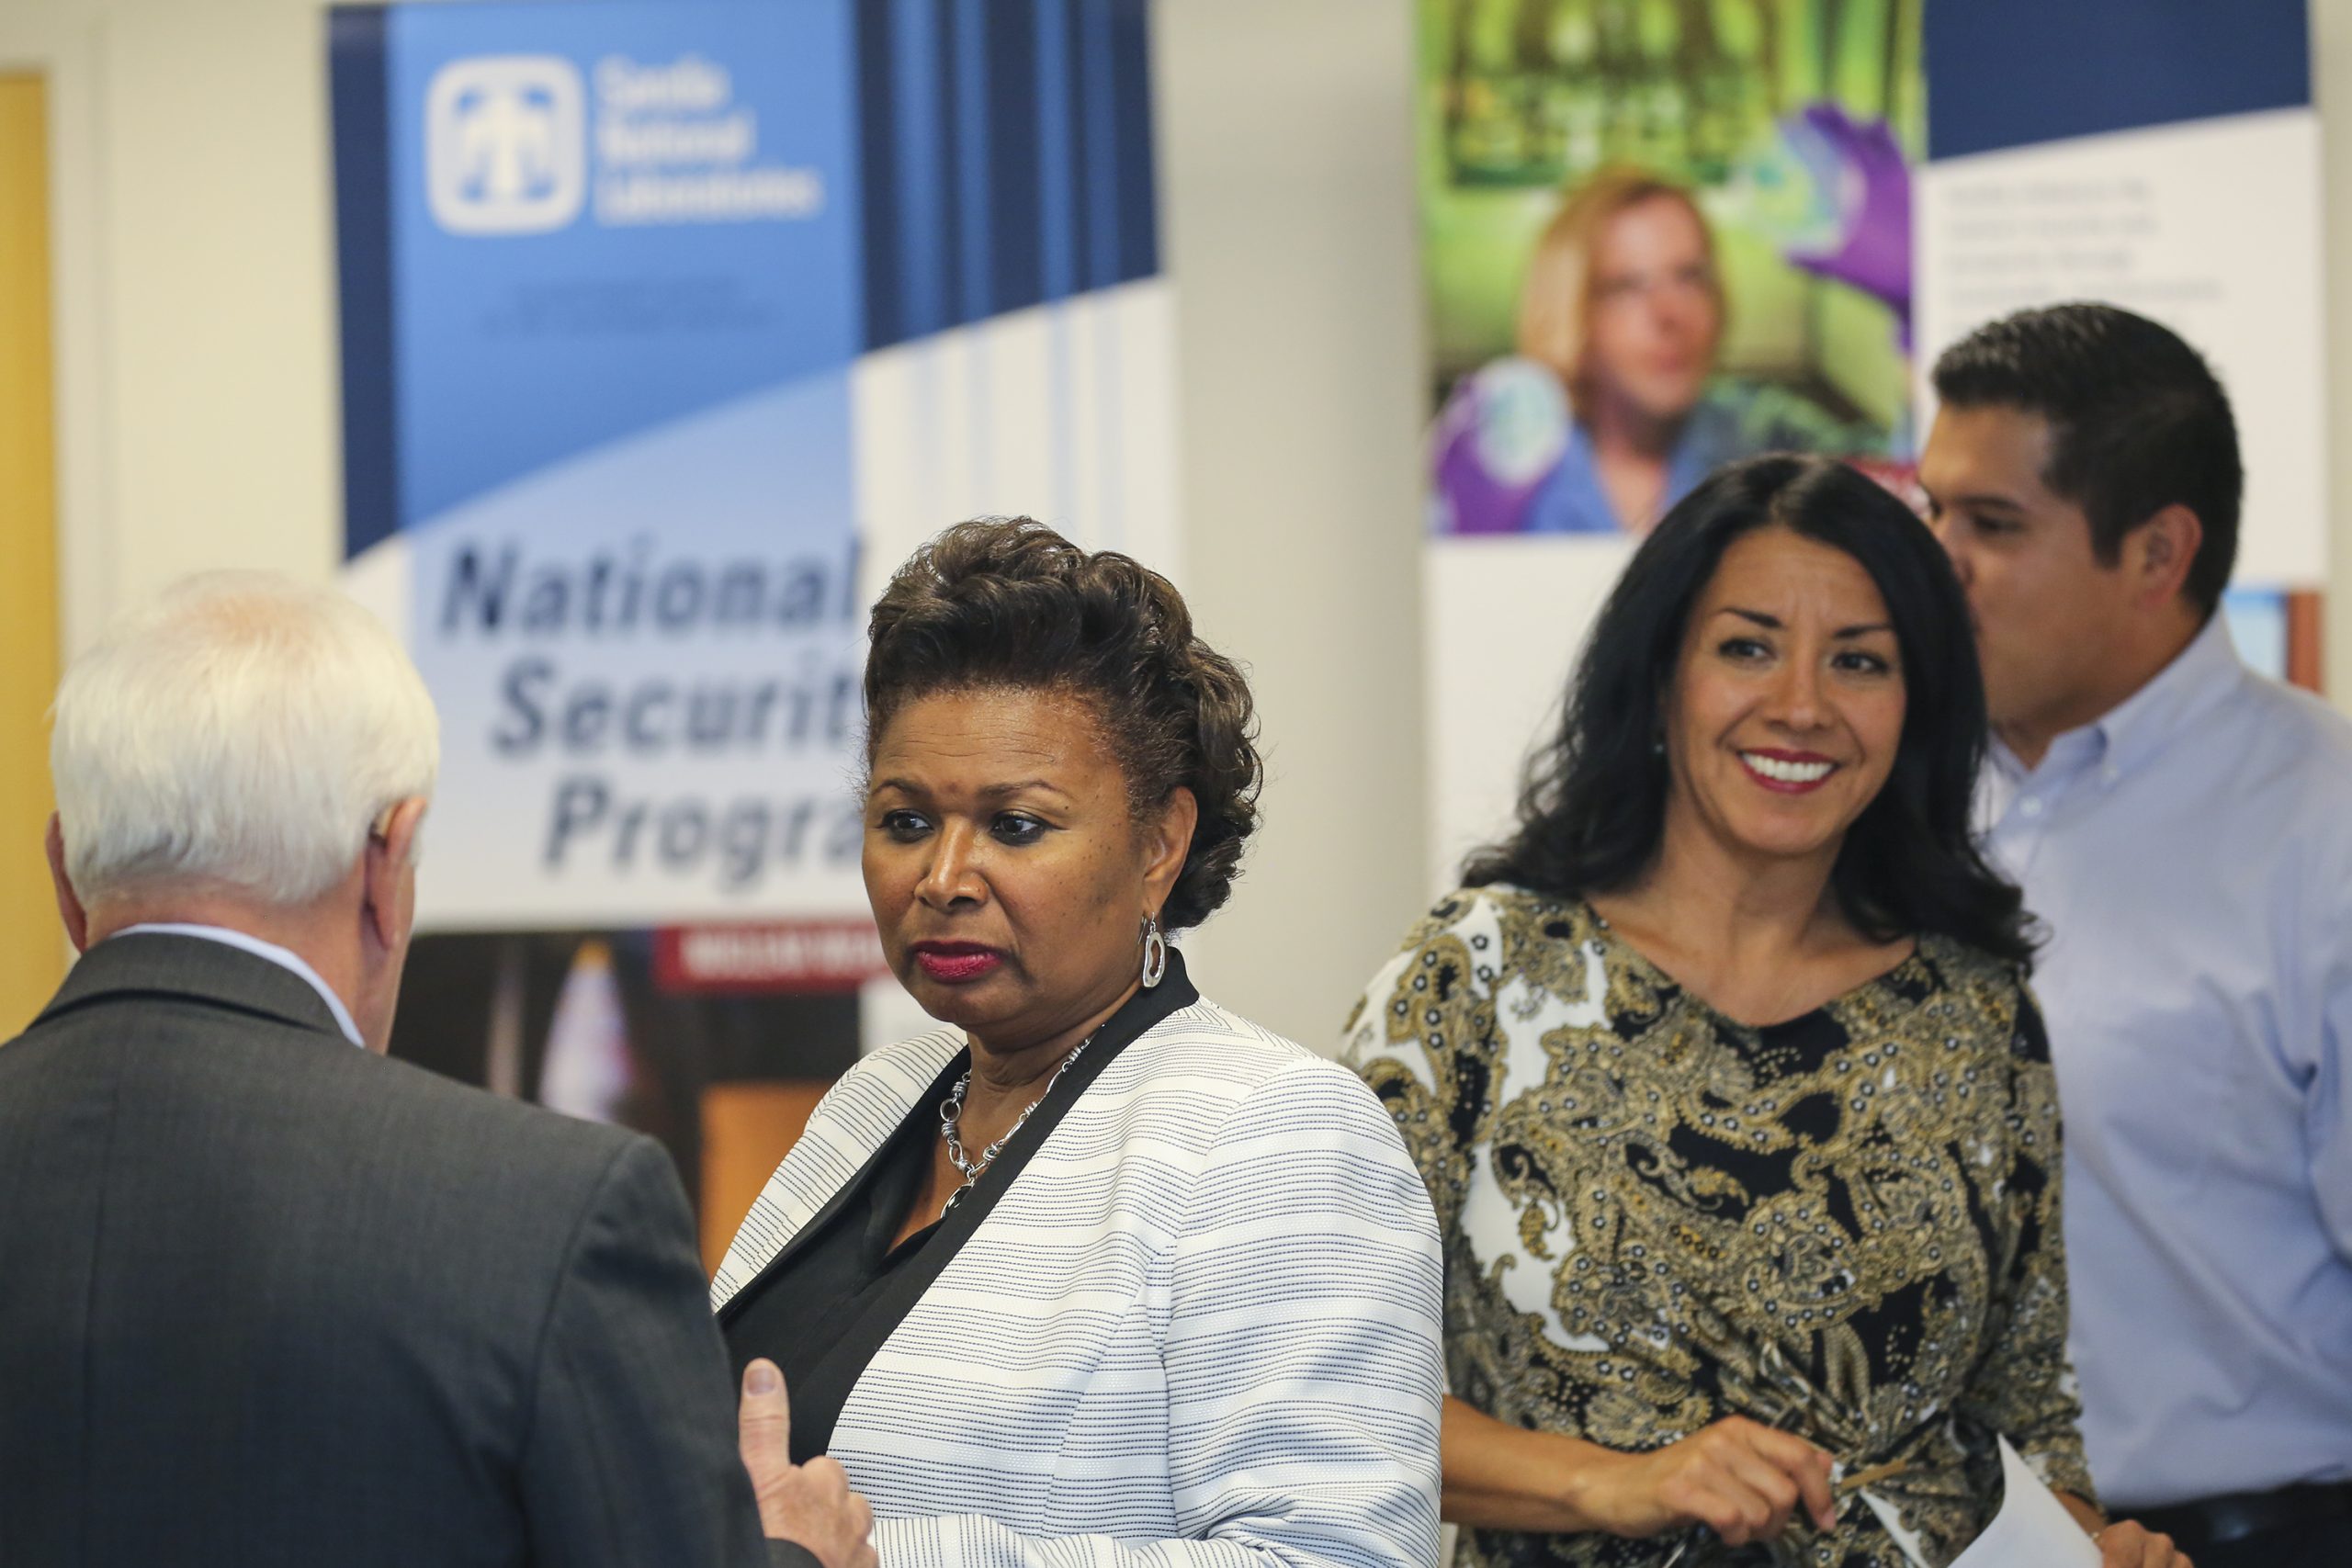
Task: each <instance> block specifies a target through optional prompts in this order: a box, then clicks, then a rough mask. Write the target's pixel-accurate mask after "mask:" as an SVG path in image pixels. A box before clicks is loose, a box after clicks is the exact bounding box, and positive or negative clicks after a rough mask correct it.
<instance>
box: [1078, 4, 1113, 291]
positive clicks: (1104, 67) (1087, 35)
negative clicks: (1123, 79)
mask: <svg viewBox="0 0 2352 1568" xmlns="http://www.w3.org/2000/svg"><path fill="white" fill-rule="evenodd" d="M1078 15H1079V18H1080V28H1081V31H1080V46H1079V48H1080V52H1079V82H1080V123H1082V124H1083V125H1084V126H1085V128H1086V132H1085V136H1084V139H1083V141H1081V142H1080V154H1081V156H1082V157H1083V159H1084V161H1085V163H1084V167H1083V169H1082V170H1081V171H1080V186H1081V187H1082V188H1083V189H1084V190H1085V192H1086V209H1085V212H1086V271H1085V276H1086V287H1087V288H1110V287H1111V286H1112V285H1113V284H1115V283H1117V282H1118V281H1119V261H1118V257H1119V200H1120V195H1119V158H1118V151H1119V150H1118V145H1117V142H1118V135H1119V116H1118V107H1117V105H1116V104H1114V102H1113V101H1112V99H1113V95H1114V93H1115V92H1116V90H1117V81H1116V75H1117V67H1116V64H1115V57H1114V48H1113V39H1112V13H1111V7H1110V6H1109V5H1108V4H1107V3H1105V0H1081V3H1080V6H1079V7H1078Z"/></svg>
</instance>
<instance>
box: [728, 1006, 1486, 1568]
mask: <svg viewBox="0 0 2352 1568" xmlns="http://www.w3.org/2000/svg"><path fill="white" fill-rule="evenodd" d="M962 1048H963V1040H962V1038H961V1037H960V1035H959V1034H958V1033H957V1032H956V1031H954V1030H941V1031H938V1032H933V1033H930V1034H925V1035H922V1036H921V1037H919V1038H917V1039H914V1040H910V1041H907V1042H905V1043H901V1044H898V1045H893V1046H890V1047H888V1048H887V1049H885V1050H883V1051H880V1052H877V1053H876V1054H875V1055H872V1056H869V1057H867V1058H866V1059H865V1061H863V1062H861V1063H859V1064H858V1066H856V1067H855V1068H854V1069H852V1070H851V1072H850V1073H849V1074H848V1075H847V1076H846V1077H843V1078H842V1080H841V1081H840V1082H839V1083H837V1084H836V1085H834V1086H833V1088H832V1089H831V1092H829V1093H828V1094H827V1095H826V1096H825V1098H824V1100H823V1101H822V1102H821V1103H820V1104H819V1105H818V1107H817V1110H816V1111H815V1113H814V1114H813V1115H812V1116H811V1117H810V1118H809V1127H808V1130H807V1131H806V1132H805V1133H803V1134H801V1137H800V1141H799V1143H798V1144H797V1145H795V1146H794V1148H793V1150H792V1152H791V1154H790V1155H789V1156H787V1157H786V1159H785V1162H784V1163H783V1165H781V1166H780V1167H778V1168H777V1169H776V1172H775V1176H774V1177H773V1178H772V1179H770V1180H769V1182H768V1184H767V1188H766V1190H764V1191H763V1192H762V1193H761V1195H760V1198H759V1201H757V1202H756V1203H755V1204H753V1205H752V1212H751V1214H750V1215H749V1217H748V1218H746V1219H745V1220H744V1222H743V1225H742V1228H741V1230H740V1231H738V1232H737V1234H736V1236H735V1240H734V1243H733V1245H732V1246H731V1247H729V1249H728V1253H727V1258H726V1261H725V1262H724V1263H723V1264H721V1265H720V1267H719V1270H718V1278H717V1279H716V1280H714V1281H713V1283H712V1287H711V1300H712V1304H713V1306H714V1308H717V1307H720V1306H723V1305H724V1304H725V1303H727V1301H728V1300H729V1298H730V1297H732V1296H733V1295H734V1294H735V1292H738V1291H740V1290H741V1289H742V1288H743V1287H744V1286H745V1285H747V1284H748V1283H750V1282H751V1281H752V1280H753V1279H755V1278H756V1277H757V1276H758V1274H759V1272H760V1270H761V1269H762V1268H763V1267H764V1266H765V1264H766V1263H767V1262H768V1261H769V1260H770V1259H771V1258H774V1257H775V1255H776V1254H777V1253H778V1252H779V1251H780V1250H782V1249H783V1247H785V1246H786V1243H787V1242H789V1241H790V1240H791V1239H792V1237H793V1236H794V1235H796V1234H797V1232H798V1231H799V1229H800V1227H801V1226H802V1225H803V1224H806V1223H808V1221H809V1219H810V1218H811V1217H812V1216H814V1215H815V1214H817V1213H819V1212H820V1210H822V1209H823V1208H824V1206H825V1204H826V1203H827V1201H829V1200H830V1199H831V1198H832V1196H833V1195H834V1194H835V1193H836V1192H837V1191H839V1190H840V1189H841V1188H842V1186H843V1184H844V1183H846V1182H847V1181H848V1180H849V1179H851V1178H852V1177H853V1176H854V1175H855V1174H856V1173H857V1171H858V1170H859V1168H861V1167H862V1166H863V1165H864V1164H865V1161H866V1160H867V1158H868V1157H869V1156H872V1155H873V1153H874V1152H875V1151H876V1149H877V1148H879V1147H880V1146H881V1145H882V1144H883V1143H884V1142H885V1141H886V1140H887V1139H888V1136H889V1135H890V1134H891V1132H892V1131H893V1130H895V1129H896V1128H897V1127H898V1126H899V1124H900V1123H901V1122H902V1121H903V1120H904V1119H905V1118H906V1116H907V1115H908V1113H909V1112H910V1111H911V1110H913V1108H914V1106H915V1102H916V1100H918V1099H919V1098H921V1097H922V1096H923V1094H924V1091H925V1090H926V1089H929V1088H930V1087H931V1086H932V1084H933V1081H934V1080H935V1079H936V1078H937V1077H938V1076H939V1075H940V1073H941V1072H942V1071H943V1070H944V1068H945V1066H946V1065H947V1064H948V1062H949V1061H950V1060H951V1059H952V1058H953V1057H954V1056H955V1055H956V1053H957V1052H958V1051H959V1050H961V1049H962ZM1442 1268H1443V1266H1442V1262H1441V1259H1440V1255H1439V1250H1438V1236H1437V1226H1436V1222H1435V1219H1434V1217H1433V1215H1432V1213H1431V1211H1430V1200H1429V1195H1428V1190H1427V1189H1426V1188H1425V1187H1424V1186H1423V1185H1422V1182H1421V1179H1420V1177H1419V1174H1418V1173H1417V1172H1416V1171H1415V1169H1414V1168H1413V1166H1412V1164H1411V1162H1410V1161H1409V1160H1408V1158H1407V1156H1406V1153H1405V1149H1404V1145H1403V1144H1402V1142H1401V1141H1400V1140H1399V1138H1398V1136H1397V1129H1396V1126H1395V1125H1394V1123H1393V1122H1391V1121H1390V1120H1389V1117H1388V1113H1387V1112H1386V1111H1385V1110H1383V1109H1382V1107H1381V1105H1380V1102H1379V1101H1378V1100H1375V1099H1374V1097H1373V1095H1372V1093H1371V1091H1370V1090H1368V1089H1365V1088H1364V1087H1363V1084H1362V1083H1361V1082H1359V1081H1358V1080H1357V1079H1356V1077H1355V1076H1354V1075H1353V1074H1351V1073H1349V1072H1348V1071H1347V1070H1346V1069H1344V1068H1342V1067H1340V1066H1338V1065H1337V1064H1336V1063H1333V1062H1329V1061H1325V1060H1323V1059H1321V1058H1319V1057H1317V1056H1316V1055H1312V1054H1311V1053H1309V1052H1307V1051H1306V1050H1304V1049H1302V1048H1301V1047H1299V1046H1297V1045H1295V1044H1293V1043H1291V1042H1289V1041H1287V1040H1283V1039H1282V1038H1280V1037H1278V1036H1276V1035H1273V1034H1270V1033H1268V1032H1265V1031H1264V1030H1261V1029H1260V1028H1258V1027H1257V1026H1256V1025H1255V1024H1252V1023H1250V1022H1249V1021H1246V1020H1244V1019H1240V1018H1238V1017H1236V1016H1234V1015H1233V1014H1231V1013H1229V1012H1227V1011H1226V1010H1224V1009H1222V1008H1219V1007H1217V1006H1216V1005H1215V1004H1214V1003H1211V1002H1207V1001H1194V1002H1192V1003H1189V1004H1187V1005H1185V1006H1183V1007H1182V1008H1180V1009H1178V1010H1176V1011H1175V1012H1173V1013H1171V1014H1170V1015H1169V1016H1168V1017H1166V1018H1164V1019H1162V1020H1161V1021H1159V1022H1158V1023H1157V1024H1154V1025H1152V1026H1151V1027H1150V1028H1149V1029H1148V1030H1147V1031H1145V1032H1143V1033H1142V1034H1140V1035H1138V1036H1137V1037H1136V1039H1135V1040H1134V1041H1133V1042H1132V1043H1129V1044H1128V1045H1127V1046H1126V1047H1125V1049H1124V1050H1123V1051H1121V1052H1120V1053H1119V1055H1117V1056H1116V1057H1115V1058H1114V1059H1113V1060H1112V1061H1111V1062H1110V1064H1109V1065H1108V1066H1106V1067H1105V1068H1104V1069H1103V1072H1102V1074H1101V1076H1100V1077H1096V1078H1095V1079H1094V1080H1093V1081H1092V1082H1091V1083H1089V1084H1087V1085H1086V1086H1085V1089H1084V1092H1083V1094H1082V1095H1081V1096H1080V1099H1079V1100H1078V1101H1077V1102H1076V1103H1075V1104H1073V1105H1072V1106H1070V1107H1069V1111H1068V1112H1067V1114H1066V1115H1064V1117H1063V1118H1062V1119H1061V1121H1060V1122H1058V1123H1057V1125H1055V1126H1054V1127H1053V1129H1052V1130H1051V1132H1050V1133H1049V1134H1047V1136H1046V1140H1045V1142H1044V1143H1043V1144H1042V1145H1040V1146H1039V1147H1038V1148H1037V1150H1036V1152H1035V1157H1034V1158H1032V1159H1031V1160H1030V1162H1029V1164H1028V1165H1027V1166H1026V1167H1025V1168H1023V1169H1021V1170H1020V1171H1019V1172H1018V1173H1017V1174H1016V1176H1015V1177H1014V1179H1013V1180H1012V1183H1011V1185H1010V1186H1009V1187H1008V1188H1007V1189H1006V1190H1005V1191H1004V1192H1003V1194H1002V1195H1001V1198H1000V1199H999V1201H997V1203H996V1205H995V1207H994V1208H993V1209H992V1210H991V1211H989V1213H988V1215H987V1217H986V1218H985V1219H984V1220H983V1221H982V1222H981V1224H979V1226H978V1229H977V1230H975V1231H974V1232H973V1233H972V1235H971V1237H970V1239H969V1240H968V1241H967V1242H966V1244H965V1245H964V1247H963V1248H962V1249H961V1250H960V1251H959V1252H957V1253H956V1256H955V1258H953V1260H952V1261H950V1262H949V1263H948V1265H947V1267H946V1269H944V1272H942V1273H941V1274H940V1276H939V1278H938V1279H937V1280H935V1281H934V1282H933V1285H932V1286H931V1288H930V1289H929V1291H927V1292H925V1293H924V1295H923V1297H922V1300H921V1301H920V1302H919V1303H917V1304H916V1305H915V1307H914V1309H913V1310H912V1311H911V1312H910V1313H909V1314H908V1315H907V1317H906V1318H905V1320H904V1321H903V1322H901V1323H900V1324H899V1326H898V1328H897V1329H896V1330H895V1331H894V1332H893V1333H892V1334H891V1335H890V1337H888V1339H887V1340H886V1341H884V1343H883V1346H882V1348H881V1349H880V1351H879V1352H878V1353H876V1356H875V1357H874V1359H873V1360H872V1361H871V1362H870V1363H869V1364H868V1365H867V1367H866V1369H865V1374H864V1376H863V1377H861V1378H860V1379H859V1381H858V1382H857V1385H856V1387H855V1389H854V1392H853V1393H851V1395H850V1397H849V1399H848V1401H847V1402H846V1403H845V1404H843V1406H842V1412H841V1416H840V1418H839V1421H838V1422H837V1424H836V1425H835V1427H834V1428H833V1438H832V1442H831V1449H830V1451H831V1454H832V1456H833V1457H834V1458H835V1459H837V1460H839V1461H841V1463H842V1466H843V1467H844V1468H845V1469H846V1470H847V1471H848V1472H849V1475H850V1480H851V1483H852V1484H853V1485H854V1486H855V1487H856V1488H857V1489H858V1490H859V1491H860V1492H862V1493H864V1494H865V1496H866V1498H867V1499H868V1500H869V1501H870V1502H871V1503H872V1504H873V1506H874V1514H875V1519H876V1525H875V1530H874V1543H875V1547H876V1551H877V1552H878V1553H879V1555H880V1557H881V1560H882V1562H883V1564H884V1568H1144V1565H1147V1564H1148V1565H1151V1568H1278V1565H1287V1568H1317V1565H1323V1564H1330V1565H1346V1568H1430V1565H1431V1564H1433V1563H1435V1562H1436V1560H1437V1541H1438V1522H1437V1500H1438V1405H1439V1400H1440V1398H1441V1394H1442V1387H1443V1380H1444V1372H1443V1370H1442V1352H1441V1348H1440V1314H1441V1312H1442V1305H1441V1301H1442Z"/></svg>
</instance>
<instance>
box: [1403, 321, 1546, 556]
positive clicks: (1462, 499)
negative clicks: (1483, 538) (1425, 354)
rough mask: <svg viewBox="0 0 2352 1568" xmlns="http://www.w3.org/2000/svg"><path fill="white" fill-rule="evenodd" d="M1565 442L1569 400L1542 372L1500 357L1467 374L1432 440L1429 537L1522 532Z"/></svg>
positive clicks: (1528, 362) (1527, 362)
mask: <svg viewBox="0 0 2352 1568" xmlns="http://www.w3.org/2000/svg"><path fill="white" fill-rule="evenodd" d="M1567 444H1568V400H1567V394H1566V392H1564V391H1563V390H1562V389H1561V387H1560V378H1558V377H1557V376H1555V375H1554V374H1553V373H1552V372H1551V371H1550V370H1548V369H1546V368H1545V367H1543V366H1541V365H1538V364H1536V363H1534V362H1533V361H1532V360H1527V359H1498V360H1496V361H1495V362H1494V363H1492V364H1490V365H1485V366H1481V367H1479V368H1477V369H1476V370H1474V371H1472V372H1471V373H1470V374H1469V375H1467V376H1464V378H1462V379H1461V380H1460V381H1459V382H1457V383H1455V385H1454V389H1453V396H1452V397H1450V398H1448V399H1447V400H1446V402H1445V408H1444V411H1443V412H1441V413H1440V414H1439V415H1438V417H1437V428H1436V429H1435V430H1433V431H1431V432H1430V490H1431V492H1432V495H1431V499H1432V500H1433V501H1434V502H1435V503H1436V505H1435V508H1434V510H1435V513H1436V515H1435V516H1434V517H1433V518H1432V519H1431V529H1432V531H1433V532H1435V533H1440V534H1509V533H1515V532H1517V531H1518V529H1519V527H1520V523H1521V516H1522V515H1523V514H1524V513H1525V512H1526V510H1527V502H1528V500H1529V498H1530V497H1532V496H1533V495H1534V493H1535V491H1536V489H1537V487H1538V486H1540V485H1541V484H1543V482H1544V479H1547V478H1548V477H1550V475H1551V472H1552V470H1553V469H1554V468H1557V467H1559V464H1560V456H1561V454H1562V453H1563V452H1565V451H1566V450H1567Z"/></svg>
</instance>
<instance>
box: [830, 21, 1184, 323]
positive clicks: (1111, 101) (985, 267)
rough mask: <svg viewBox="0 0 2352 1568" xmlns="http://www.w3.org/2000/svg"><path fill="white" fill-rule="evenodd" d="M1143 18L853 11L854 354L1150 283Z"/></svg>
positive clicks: (1152, 257)
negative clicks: (860, 174)
mask: <svg viewBox="0 0 2352 1568" xmlns="http://www.w3.org/2000/svg"><path fill="white" fill-rule="evenodd" d="M1148 13H1149V0H865V3H862V4H860V5H858V6H856V7H855V16H856V42H857V52H858V64H859V72H860V76H861V87H860V96H859V104H858V131H859V139H860V147H861V149H862V157H863V162H864V165H865V169H866V170H867V174H866V176H865V228H864V248H865V257H864V266H863V276H864V280H865V348H866V349H868V350H872V349H876V348H884V347H888V345H890V344H894V343H900V342H904V341H906V340H907V339H910V338H916V337H924V336H928V335H930V334H932V333H939V332H944V331H945V330H947V329H948V328H950V327H955V326H960V325H964V324H967V323H968V322H972V321H983V320H986V319H988V318H989V317H991V316H1001V315H1004V314H1006V313H1008V312H1011V311H1014V310H1026V309H1028V308H1029V307H1031V306H1033V305H1035V304H1038V303H1040V302H1045V301H1051V300H1056V299H1068V298H1069V297H1070V296H1071V295H1074V294H1079V293H1083V292H1086V291H1088V290H1091V289H1097V288H1110V287H1113V286H1114V285H1116V284H1120V283H1124V282H1126V281H1128V280H1130V279H1132V278H1136V277H1145V276H1151V275H1152V274H1154V273H1156V272H1157V271H1158V270H1159V212H1158V206H1157V202H1156V200H1155V198H1154V186H1155V181H1154V177H1153V170H1152V133H1151V112H1150V82H1149V80H1148V75H1149V71H1148V66H1149V56H1148V51H1149V39H1148Z"/></svg>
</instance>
